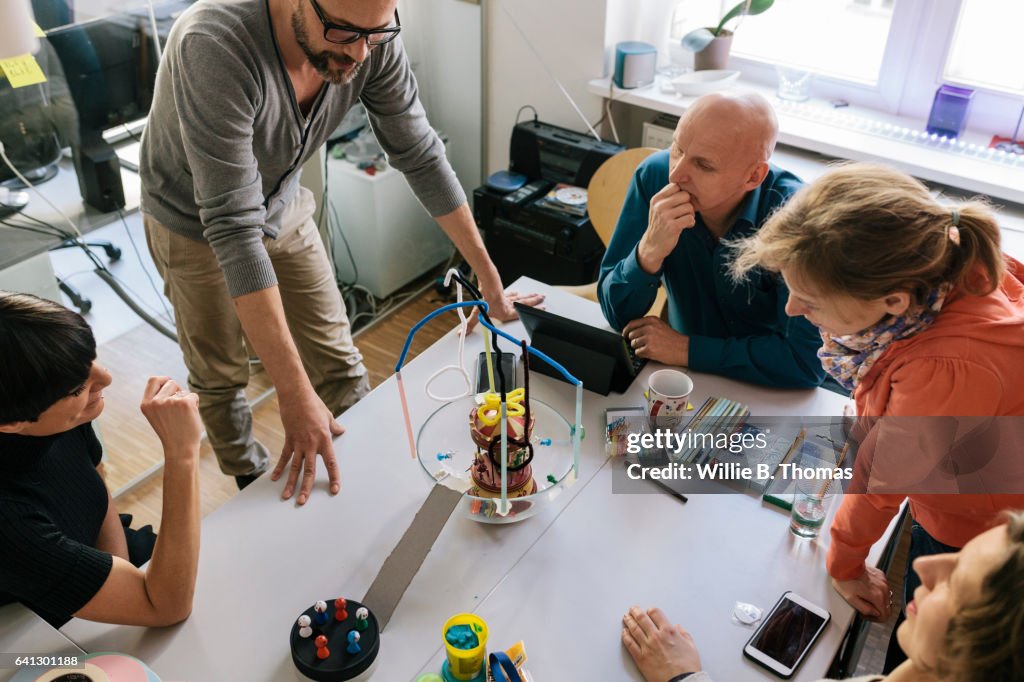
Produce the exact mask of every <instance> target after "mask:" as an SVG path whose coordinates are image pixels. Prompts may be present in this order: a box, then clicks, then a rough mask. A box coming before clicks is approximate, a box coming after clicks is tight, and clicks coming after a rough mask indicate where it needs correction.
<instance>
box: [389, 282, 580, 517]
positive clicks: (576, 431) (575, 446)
mask: <svg viewBox="0 0 1024 682" xmlns="http://www.w3.org/2000/svg"><path fill="white" fill-rule="evenodd" d="M458 308H480V309H481V310H482V311H483V312H487V311H488V309H489V307H488V305H487V302H486V301H480V300H474V301H461V302H457V303H449V304H447V305H444V306H441V307H440V308H438V309H437V310H435V311H433V312H431V313H429V314H428V315H427V316H426V317H424V318H423V319H422V320H420V321H419V322H417V323H416V324H414V325H413V326H412V328H411V329H410V330H409V334H408V336H406V338H405V345H404V346H403V347H402V352H401V354H400V355H399V356H398V363H397V364H396V365H395V375H396V379H397V381H398V392H399V396H400V398H401V402H402V409H403V410H404V412H405V425H406V431H407V432H408V436H409V447H410V451H411V453H412V457H413V459H415V458H416V439H415V437H414V436H413V433H412V421H411V418H410V413H409V406H408V403H407V401H406V397H405V387H404V385H403V383H402V365H404V364H405V358H406V356H408V354H409V348H410V346H411V345H412V340H413V337H415V336H416V332H418V331H419V330H420V329H421V328H422V327H423V325H425V324H426V323H427V322H430V321H431V320H432V319H434V318H435V317H437V316H438V315H440V314H442V313H446V312H448V311H449V310H456V309H458ZM477 319H478V320H479V322H480V324H481V325H482V326H483V327H484V329H487V330H489V331H490V332H491V333H492V334H495V335H496V336H500V337H501V338H503V339H506V340H508V341H511V342H512V343H514V344H516V345H523V342H522V341H521V340H520V339H517V338H516V337H514V336H512V335H511V334H508V333H507V332H504V331H501V330H500V329H497V328H496V327H494V325H492V324H491V323H490V322H489V321H488V320H487V319H486V318H485V317H484V315H483V313H478V314H477ZM526 348H527V350H528V351H529V352H530V353H531V354H532V355H534V356H536V357H538V358H540V359H541V360H542V361H544V362H545V363H547V364H548V365H549V366H551V367H552V368H554V369H555V370H557V371H558V373H559V374H561V375H562V376H563V377H565V380H566V381H568V382H569V383H570V384H572V385H574V386H575V387H576V418H575V422H576V423H575V424H574V425H573V427H572V468H573V476H574V477H578V476H579V471H580V440H581V439H582V437H583V382H582V381H580V380H579V379H577V378H576V377H575V376H573V375H572V374H570V373H569V371H568V370H567V369H566V368H565V367H563V366H562V365H561V364H559V363H558V362H556V361H555V360H553V359H551V358H550V357H548V355H547V354H545V353H542V352H541V351H539V350H537V349H536V348H534V347H532V346H530V345H528V344H527V345H526ZM505 406H506V403H505V400H504V396H502V400H501V457H502V467H501V498H502V501H503V502H504V503H506V504H507V502H508V496H507V477H506V473H507V460H508V443H507V429H506V413H505Z"/></svg>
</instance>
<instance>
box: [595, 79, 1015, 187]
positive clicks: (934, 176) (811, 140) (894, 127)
mask: <svg viewBox="0 0 1024 682" xmlns="http://www.w3.org/2000/svg"><path fill="white" fill-rule="evenodd" d="M663 84H664V85H665V86H667V87H668V88H669V89H670V90H671V84H670V83H668V81H667V79H663V78H662V77H661V76H658V77H657V79H656V80H655V82H654V84H653V85H649V86H647V87H643V88H636V89H632V90H622V89H620V88H617V87H615V88H613V90H612V100H613V101H615V102H622V103H625V104H631V105H634V106H639V107H643V108H645V109H651V110H653V111H659V112H662V113H667V114H674V115H676V116H678V115H680V114H682V113H683V112H684V111H685V110H686V108H687V107H689V106H690V104H692V103H693V101H694V100H695V99H696V97H682V96H680V95H678V94H677V93H675V92H674V91H671V92H663V91H662V85H663ZM735 87H737V88H742V89H744V90H749V91H755V92H759V93H761V94H763V95H764V96H765V97H767V98H768V100H769V101H770V102H771V103H772V104H773V105H774V106H775V111H776V113H777V115H778V117H779V142H781V143H783V144H786V145H791V146H794V147H799V148H801V149H807V150H810V151H814V152H818V153H820V154H825V155H828V156H834V157H838V158H843V159H852V160H857V161H874V162H881V163H886V164H888V165H892V166H896V167H898V168H900V169H901V170H903V171H905V172H907V173H910V174H911V175H914V176H916V177H919V178H921V179H923V180H929V181H932V182H937V183H942V184H944V185H949V186H952V187H957V188H960V189H962V190H965V191H966V192H968V193H980V194H985V195H987V196H990V197H992V198H994V199H1000V200H1004V201H1010V202H1013V203H1015V204H1024V155H1017V156H1016V158H1014V157H1013V156H1010V155H1006V154H1005V153H1003V154H1002V155H1000V154H999V153H992V151H990V150H988V149H987V147H988V142H989V139H990V137H991V136H990V135H984V134H980V133H970V132H968V133H965V134H964V136H963V137H961V138H960V141H959V142H962V145H961V144H959V142H958V141H954V142H952V144H950V143H949V142H940V141H930V140H924V139H922V138H921V137H918V138H914V137H913V136H912V133H911V132H910V131H915V130H916V131H918V132H919V133H920V135H921V136H923V135H924V132H923V131H924V126H925V121H923V120H918V119H915V118H909V117H902V116H893V115H891V114H885V113H882V112H878V111H874V110H871V109H867V108H865V107H857V106H853V105H850V106H848V107H843V108H840V109H835V108H833V107H832V106H831V105H830V104H829V103H828V102H827V101H825V100H822V99H813V98H812V99H810V100H808V101H807V102H803V103H800V104H797V105H793V104H792V103H788V102H783V101H781V100H779V99H778V98H777V97H776V96H775V91H774V88H770V87H765V86H763V85H758V84H754V83H749V82H746V81H738V84H737V85H736V86H735ZM608 88H609V79H608V78H598V79H595V80H592V81H590V82H589V83H588V84H587V91H588V92H590V93H592V94H595V95H598V96H600V97H604V98H607V97H608ZM887 126H888V127H887Z"/></svg>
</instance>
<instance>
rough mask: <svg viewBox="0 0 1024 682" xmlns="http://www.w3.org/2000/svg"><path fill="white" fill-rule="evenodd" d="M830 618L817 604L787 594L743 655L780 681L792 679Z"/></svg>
mask: <svg viewBox="0 0 1024 682" xmlns="http://www.w3.org/2000/svg"><path fill="white" fill-rule="evenodd" d="M831 618H832V616H831V614H829V612H828V611H827V610H825V609H823V608H822V607H820V606H818V605H817V604H812V603H811V602H809V601H808V600H807V599H805V598H803V597H801V596H800V595H799V594H796V593H794V592H786V593H785V594H783V595H782V597H781V598H780V599H779V601H778V602H777V603H776V604H775V606H774V607H773V608H772V610H771V613H769V614H768V617H767V618H765V619H764V622H762V623H761V625H760V627H758V628H757V631H756V632H754V634H753V636H752V637H751V638H750V640H749V641H748V642H747V644H746V646H744V647H743V653H744V655H745V656H746V657H747V658H749V659H751V660H753V661H754V662H755V663H758V664H760V665H762V666H764V667H765V668H767V669H768V670H771V671H772V672H773V673H775V674H777V675H778V676H779V677H783V678H789V677H792V675H793V671H795V670H796V669H797V667H798V666H799V665H800V663H801V662H802V661H803V660H804V657H805V656H806V655H807V652H808V651H810V649H811V647H812V646H813V645H814V642H815V641H817V639H818V636H819V635H820V634H821V633H822V631H823V630H824V629H825V626H826V625H828V621H829V620H830V619H831Z"/></svg>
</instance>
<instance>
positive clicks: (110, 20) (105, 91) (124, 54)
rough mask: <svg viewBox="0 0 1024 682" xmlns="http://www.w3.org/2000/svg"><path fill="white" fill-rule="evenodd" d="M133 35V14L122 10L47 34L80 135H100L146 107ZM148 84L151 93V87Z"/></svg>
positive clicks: (136, 32)
mask: <svg viewBox="0 0 1024 682" xmlns="http://www.w3.org/2000/svg"><path fill="white" fill-rule="evenodd" d="M138 38H139V28H138V24H137V22H136V19H135V17H129V16H124V15H115V16H111V17H105V18H103V19H96V20H93V21H89V22H86V23H83V24H75V25H71V26H62V27H60V28H56V29H52V30H50V31H49V32H48V33H47V34H46V39H47V41H48V42H49V43H50V45H52V46H53V48H54V50H56V52H57V55H58V56H59V57H60V61H61V64H62V65H63V66H64V73H65V75H66V77H67V82H68V89H69V90H70V91H71V96H72V98H73V99H74V101H75V106H76V107H77V109H78V117H79V129H80V132H81V136H82V138H83V139H87V138H97V137H100V136H102V133H103V131H104V130H107V129H108V128H112V127H114V126H116V125H120V124H123V123H128V122H130V121H134V120H136V119H139V118H142V117H143V116H145V115H146V114H147V112H148V111H149V105H150V102H151V98H150V99H145V98H142V97H140V95H139V93H140V89H139V84H140V77H141V76H140V71H139V49H140V46H139V39H138ZM152 76H153V77H155V73H154V74H152ZM148 90H149V92H150V93H151V92H152V87H151V86H150V87H149V88H148Z"/></svg>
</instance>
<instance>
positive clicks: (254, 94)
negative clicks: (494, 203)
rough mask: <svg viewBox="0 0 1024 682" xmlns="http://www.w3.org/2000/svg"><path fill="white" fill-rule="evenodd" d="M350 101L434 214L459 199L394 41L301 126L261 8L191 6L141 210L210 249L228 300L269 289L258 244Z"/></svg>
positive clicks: (152, 142) (162, 83)
mask: <svg viewBox="0 0 1024 682" xmlns="http://www.w3.org/2000/svg"><path fill="white" fill-rule="evenodd" d="M356 100H360V101H362V103H363V104H364V105H365V107H366V110H367V113H368V114H369V116H370V121H371V123H372V125H373V129H374V132H375V133H376V135H377V139H378V140H379V141H380V144H381V146H382V147H383V148H384V150H385V151H386V152H387V154H388V159H389V161H390V162H391V164H392V165H393V166H394V167H395V168H397V169H398V170H400V171H402V172H403V173H404V174H405V177H406V179H407V180H408V181H409V184H410V186H411V187H412V189H413V191H414V192H415V193H416V196H417V197H418V198H419V200H420V202H421V203H422V204H423V205H424V206H425V207H426V209H427V211H429V212H430V214H431V215H433V216H439V215H443V214H445V213H449V212H451V211H453V210H455V209H456V208H458V207H459V206H460V205H461V204H463V203H464V202H465V201H466V196H465V193H464V192H463V191H462V188H461V187H460V186H459V184H458V181H457V179H456V177H455V173H454V172H453V171H452V169H451V166H450V165H449V164H448V161H447V159H446V158H445V155H444V145H443V143H442V142H441V140H440V139H439V138H438V136H437V134H436V133H434V131H433V129H432V128H431V127H430V125H429V123H428V122H427V118H426V114H425V113H424V111H423V106H422V105H421V104H420V101H419V97H418V95H417V89H416V80H415V78H414V77H413V74H412V70H411V68H410V66H409V61H408V59H407V58H406V55H405V49H404V48H403V46H402V42H401V39H400V38H399V39H397V40H394V41H392V42H391V43H388V44H386V45H383V46H380V47H377V48H375V49H374V50H373V51H372V52H371V53H370V56H369V57H368V58H367V61H366V63H364V64H363V66H362V68H361V69H360V70H359V72H358V74H357V75H356V76H355V78H354V79H353V80H352V81H351V82H349V83H347V84H345V85H328V86H327V87H325V88H324V89H323V90H322V91H321V93H320V95H319V97H318V98H317V100H316V102H315V104H314V105H313V107H312V109H311V110H310V113H309V116H308V117H306V116H303V115H302V113H301V112H300V110H299V108H298V105H297V103H296V101H295V96H294V94H293V90H292V84H291V81H290V79H289V77H288V74H287V72H286V71H285V68H284V62H283V61H282V59H281V57H280V54H279V52H278V49H277V44H276V42H275V41H274V35H273V28H272V26H271V22H270V14H269V11H268V8H267V0H229V1H227V2H224V1H223V0H220V1H218V2H213V1H212V0H202V1H201V2H198V3H196V4H195V5H194V6H193V7H191V8H190V9H189V10H188V11H187V12H185V13H184V14H183V15H182V16H181V17H180V18H179V19H178V21H177V22H176V23H175V25H174V28H173V29H172V30H171V34H170V37H169V39H168V43H167V47H166V50H165V52H164V57H163V62H162V63H161V64H160V69H159V71H158V73H157V80H156V92H155V94H154V99H153V107H152V111H151V112H150V115H149V124H148V126H147V128H146V132H145V135H144V136H143V140H142V150H141V154H140V160H141V168H140V172H141V174H142V210H143V211H144V212H146V213H147V214H149V215H151V216H152V217H153V218H155V219H156V220H157V221H159V222H160V223H162V224H163V225H165V226H166V227H167V228H168V229H170V230H171V231H173V232H176V233H178V234H181V235H184V236H186V237H190V238H192V239H196V240H206V241H207V242H209V244H210V246H211V247H212V248H213V251H214V253H215V254H216V256H217V260H218V262H219V263H220V266H221V268H222V269H223V270H224V276H225V279H226V280H227V284H228V291H229V293H230V294H231V296H233V297H235V296H240V295H242V294H246V293H250V292H253V291H259V290H260V289H265V288H267V287H270V286H274V285H275V284H276V283H277V277H276V276H275V274H274V269H273V266H272V265H271V262H270V258H269V257H268V256H267V252H266V249H265V248H264V246H263V241H262V239H263V236H264V235H266V236H269V237H276V235H277V233H278V232H279V230H280V227H281V226H280V220H281V215H282V213H283V209H284V207H285V206H287V205H288V203H289V201H290V200H291V199H292V198H293V197H294V196H295V194H296V192H298V187H299V184H298V180H299V173H300V169H301V167H302V164H303V163H304V162H305V161H306V160H307V159H309V158H310V157H311V156H312V155H313V154H314V153H315V152H316V150H317V149H318V148H319V147H320V145H322V144H323V143H324V142H325V141H326V140H327V136H328V135H329V134H330V133H331V132H332V131H333V130H334V129H335V128H336V127H337V126H338V124H339V123H340V122H341V119H342V117H343V116H344V115H345V112H347V111H348V109H349V107H351V106H352V104H353V103H354V102H355V101H356ZM339 209H340V210H341V211H344V207H343V206H341V207H339Z"/></svg>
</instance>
